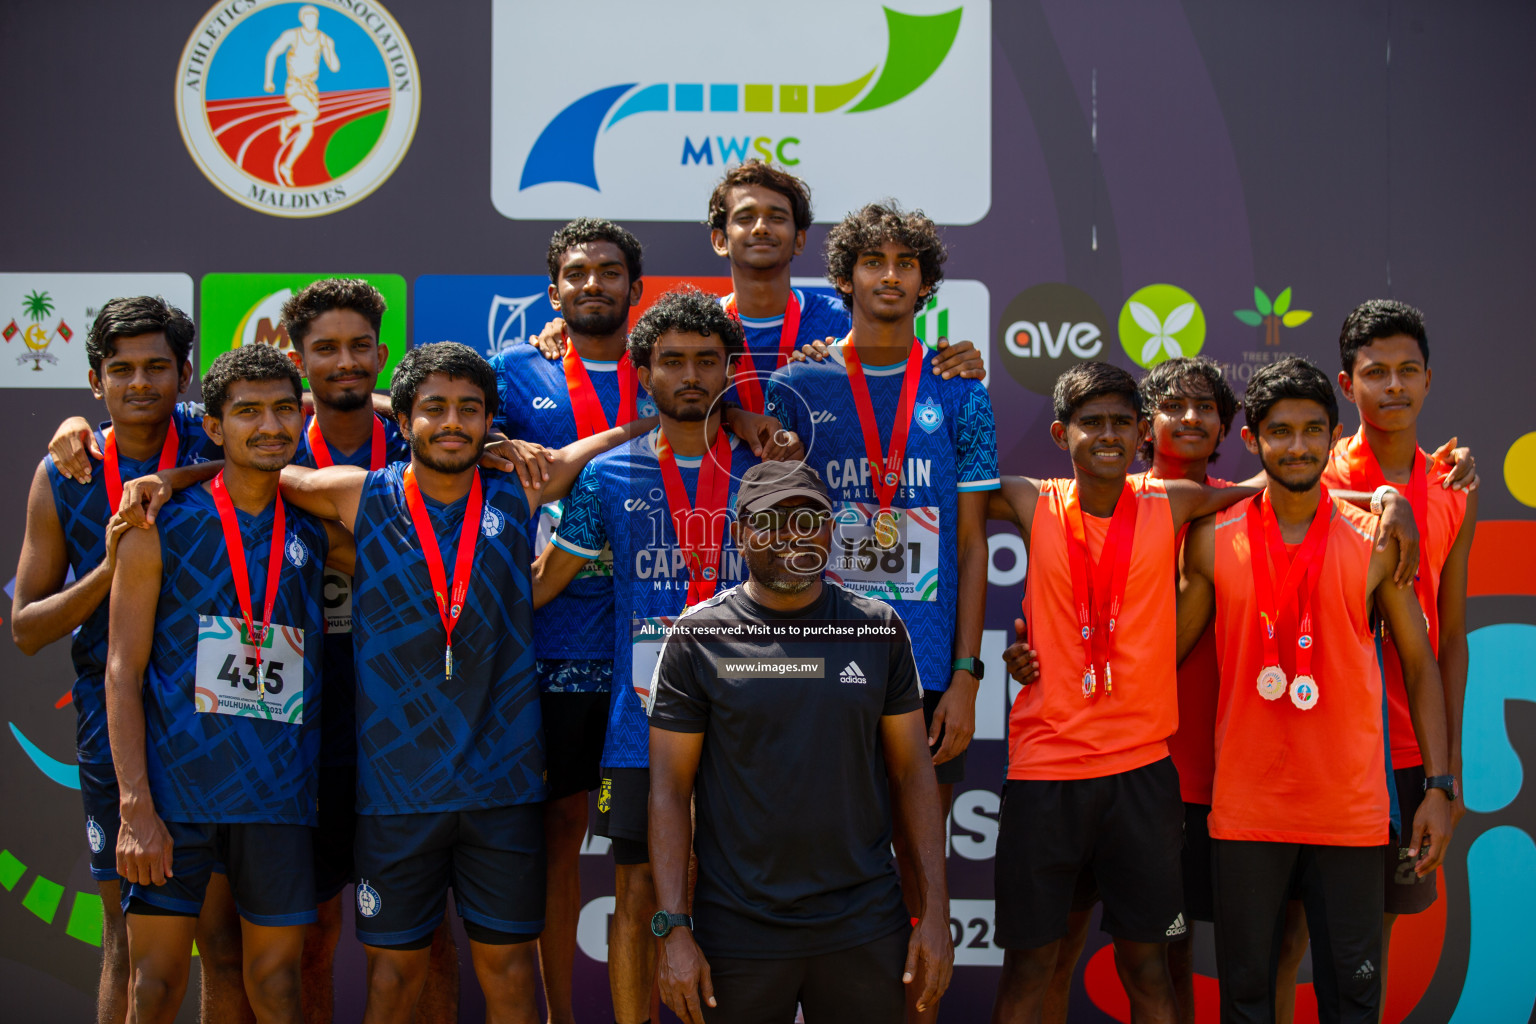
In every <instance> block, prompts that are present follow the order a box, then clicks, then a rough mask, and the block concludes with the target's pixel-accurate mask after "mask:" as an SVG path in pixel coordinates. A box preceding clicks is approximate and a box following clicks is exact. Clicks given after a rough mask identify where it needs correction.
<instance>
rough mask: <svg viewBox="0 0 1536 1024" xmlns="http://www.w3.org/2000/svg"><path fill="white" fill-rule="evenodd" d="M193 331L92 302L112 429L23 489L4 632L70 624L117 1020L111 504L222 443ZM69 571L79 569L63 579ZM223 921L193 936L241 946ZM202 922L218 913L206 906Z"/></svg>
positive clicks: (173, 313)
mask: <svg viewBox="0 0 1536 1024" xmlns="http://www.w3.org/2000/svg"><path fill="white" fill-rule="evenodd" d="M192 338H193V327H192V321H191V320H189V319H188V318H187V315H186V314H185V313H183V312H182V311H181V310H179V309H176V308H175V307H174V306H171V305H169V304H168V303H166V302H165V300H164V299H160V298H157V297H154V296H147V295H146V296H139V297H135V298H121V299H113V300H111V301H110V302H108V303H106V305H104V306H103V307H102V309H101V312H100V313H99V314H97V317H96V320H95V322H94V323H93V324H92V325H91V330H90V333H89V335H88V336H87V338H86V342H85V347H86V358H87V360H88V361H89V363H90V366H91V369H90V371H89V374H88V378H87V379H88V383H89V385H90V388H91V391H92V393H94V394H95V395H96V397H97V398H99V399H101V401H102V402H103V403H104V404H105V405H106V407H107V415H108V417H109V419H110V422H111V428H110V433H111V438H110V441H109V438H108V437H107V436H106V434H105V433H104V432H90V433H89V434H88V436H89V438H90V440H89V443H88V444H87V443H86V442H85V441H83V440H79V439H77V444H78V445H79V448H80V457H81V459H82V460H83V461H82V462H81V463H77V464H75V466H74V467H73V468H72V469H71V471H70V472H66V471H65V470H64V469H63V468H61V466H60V464H59V460H57V459H55V458H54V457H53V456H52V455H50V456H48V457H47V458H45V459H43V461H42V462H41V463H40V464H39V465H38V468H37V473H36V474H35V475H34V477H33V481H32V492H31V495H30V496H29V498H28V500H27V527H26V536H25V538H24V539H23V541H22V548H21V560H20V563H19V564H18V565H17V568H16V589H15V597H14V600H13V602H12V605H11V634H12V636H13V637H14V638H15V640H16V645H17V646H18V647H20V648H21V650H22V651H23V652H24V653H26V654H29V655H30V654H36V653H37V652H38V651H39V650H41V649H42V648H43V647H44V646H46V645H48V644H50V643H52V642H54V641H55V640H59V639H62V638H63V637H66V636H69V635H70V632H71V631H74V639H73V641H72V642H71V655H72V658H73V660H74V665H75V681H74V685H73V687H72V688H71V690H70V694H69V696H70V698H71V699H72V700H73V702H74V705H75V713H76V730H75V735H76V751H75V756H76V760H77V761H78V762H79V765H80V795H81V798H82V801H83V802H84V805H85V836H86V842H87V845H88V847H89V851H90V862H91V875H92V877H93V878H95V879H96V884H97V886H98V887H99V888H100V889H101V897H102V899H101V903H102V941H101V947H102V961H101V980H100V984H99V986H98V990H97V997H96V1003H97V1017H98V1019H99V1020H101V1021H108V1022H116V1021H121V1020H123V1019H124V1016H125V1015H126V1013H127V1010H128V1006H127V997H128V947H127V936H126V933H125V932H124V930H123V915H122V907H121V902H122V901H121V893H120V890H119V879H118V874H117V852H116V851H117V828H118V788H117V775H116V773H115V772H114V771H113V769H112V752H111V749H110V747H109V746H108V743H107V705H106V697H105V695H104V692H103V686H104V676H105V670H106V661H107V593H108V591H109V589H110V588H111V585H112V572H113V568H114V565H115V563H116V558H117V542H118V540H119V538H121V536H122V534H123V531H124V530H125V529H127V528H128V525H127V523H126V521H125V520H123V519H122V518H120V517H116V516H115V513H116V511H117V503H116V497H117V495H118V494H119V493H120V492H121V491H122V489H123V486H124V483H125V482H128V481H132V480H133V479H134V478H136V477H139V476H143V475H144V474H146V473H153V472H155V470H156V469H158V468H160V467H161V466H162V465H180V464H184V463H188V462H193V461H200V460H202V459H203V458H205V457H208V456H209V454H210V450H211V452H212V454H213V456H214V457H217V453H218V447H217V446H216V445H211V444H210V443H209V442H208V440H207V436H206V435H205V434H204V433H203V418H202V411H201V409H200V408H199V407H197V406H193V405H190V404H185V403H183V404H177V402H176V397H177V395H178V394H180V393H181V392H183V391H185V390H186V387H187V385H188V384H189V383H190V382H191V379H192V364H191V362H190V360H189V356H190V354H191V351H192ZM86 430H87V431H89V427H88V426H87V427H86ZM71 436H74V435H71ZM88 448H94V449H95V450H96V451H97V452H98V453H101V455H102V456H103V457H105V456H106V455H107V454H108V453H110V456H111V457H110V459H106V460H105V461H104V464H103V465H101V466H99V467H93V466H92V464H91V461H90V458H89V457H88V456H86V455H85V452H86V451H87V450H88ZM109 481H111V482H110V483H109ZM70 574H73V576H74V579H73V581H72V582H67V583H66V581H67V580H68V578H69V575H70ZM51 696H52V695H50V697H51ZM223 923H224V924H225V925H233V926H234V927H233V928H232V929H231V928H228V927H226V928H225V929H224V932H225V934H224V935H223V936H222V939H223V941H222V942H221V936H220V935H216V934H214V933H213V930H212V928H207V927H205V928H204V929H202V930H201V931H200V932H199V936H198V938H199V940H200V941H202V942H203V948H204V949H207V950H215V951H220V950H222V949H223V948H225V947H227V946H228V945H229V944H230V942H231V941H233V944H234V952H235V955H236V957H238V953H239V929H238V924H237V923H236V922H235V921H234V920H233V914H232V912H231V914H230V915H228V916H227V917H226V918H225V919H223ZM209 924H210V925H217V924H219V921H218V920H217V919H216V918H214V917H210V920H209ZM231 932H232V934H230V933H231ZM222 962H224V961H223V959H222V958H220V957H217V956H213V957H210V958H209V960H208V961H207V963H208V964H209V965H210V966H212V965H215V964H219V963H222ZM214 969H215V970H217V968H216V967H215V968H214ZM205 983H211V984H210V988H211V989H213V990H214V991H215V992H217V991H220V990H221V989H222V990H228V989H229V987H230V985H231V984H232V985H233V986H234V989H235V991H236V993H238V990H239V985H240V979H239V972H238V964H237V965H236V970H235V972H234V974H233V975H232V976H230V975H229V973H228V972H227V971H226V972H225V976H224V977H222V978H221V979H213V978H205ZM239 998H240V999H241V1000H243V998H244V997H243V996H239Z"/></svg>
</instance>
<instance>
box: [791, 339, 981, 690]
mask: <svg viewBox="0 0 1536 1024" xmlns="http://www.w3.org/2000/svg"><path fill="white" fill-rule="evenodd" d="M905 365H906V364H905V362H903V363H900V364H897V365H894V366H868V365H865V366H864V367H863V369H864V378H865V380H866V381H867V382H868V384H869V393H870V403H871V405H872V406H873V408H874V413H875V423H876V426H877V428H878V430H879V434H880V440H881V443H882V444H883V445H885V446H886V447H887V448H888V447H889V445H890V440H891V433H892V422H893V421H894V420H895V418H896V407H897V404H898V402H899V400H900V397H901V386H902V381H903V370H904V368H905ZM764 397H765V399H766V402H767V407H766V410H765V411H766V412H767V414H768V415H770V416H776V417H778V419H779V422H781V423H783V424H784V426H785V427H786V428H787V429H789V430H793V431H794V432H795V433H797V434H799V435H800V439H801V441H802V442H804V444H805V446H806V461H807V462H809V464H810V465H811V466H812V467H813V468H815V470H816V471H817V472H818V473H820V474H821V476H822V479H823V480H824V481H825V482H826V485H827V493H828V494H829V496H830V497H831V498H832V503H833V506H834V530H833V540H832V545H833V546H832V557H831V564H830V565H829V566H828V569H827V576H828V578H829V579H832V580H835V581H836V582H838V583H841V584H842V585H844V586H846V587H848V588H849V589H851V590H853V591H855V592H857V593H861V594H866V595H868V596H871V597H878V598H880V599H882V600H885V601H888V602H890V604H891V605H892V607H894V608H895V609H896V612H897V614H898V615H900V616H901V619H902V621H903V622H905V623H906V625H907V631H908V632H909V633H910V634H911V636H912V649H913V653H914V654H915V655H916V658H917V668H918V674H919V677H920V678H921V679H922V683H923V688H924V689H925V690H934V691H942V690H945V689H948V687H949V677H950V663H951V660H952V658H953V646H954V636H955V605H956V594H957V593H958V590H959V585H960V570H959V540H958V538H959V528H958V527H959V523H958V512H959V494H960V493H961V492H965V491H990V490H996V489H997V488H998V487H999V486H1001V484H1000V482H999V480H998V471H997V428H996V426H995V424H994V421H993V417H992V402H991V400H990V399H989V398H988V396H987V392H986V389H985V388H984V387H982V385H981V382H980V381H975V380H969V379H966V378H962V377H955V378H953V379H950V380H943V379H942V378H939V377H936V376H934V375H933V374H932V373H929V372H928V365H927V362H926V361H925V363H924V366H923V370H922V378H921V382H920V384H919V386H918V391H917V403H916V405H915V406H914V408H913V412H912V423H911V425H910V427H909V430H908V433H907V449H906V454H905V459H904V464H903V467H902V472H901V479H900V481H899V483H898V485H897V489H896V495H895V498H894V500H893V502H892V511H893V512H894V513H895V514H896V516H897V528H898V531H899V543H898V544H897V545H896V546H895V547H894V548H892V549H889V550H886V549H881V548H880V547H879V546H877V545H876V544H875V543H874V530H873V527H872V518H873V516H874V515H875V513H876V512H877V511H878V509H879V504H878V499H877V497H876V494H875V488H874V481H873V479H872V478H871V476H870V466H869V460H868V458H867V457H866V455H865V447H864V434H863V431H862V429H861V427H860V425H859V413H858V408H857V406H855V404H854V400H853V389H852V387H851V385H850V382H849V379H848V369H847V364H846V363H845V362H844V361H843V346H842V345H839V346H836V347H835V348H834V349H833V353H832V357H831V358H829V359H827V360H826V361H825V362H822V363H813V362H804V363H791V364H790V365H789V366H787V367H785V368H784V369H783V370H780V371H778V372H777V373H775V374H774V375H773V377H772V378H771V379H770V381H769V382H768V386H767V388H766V389H765V395H764Z"/></svg>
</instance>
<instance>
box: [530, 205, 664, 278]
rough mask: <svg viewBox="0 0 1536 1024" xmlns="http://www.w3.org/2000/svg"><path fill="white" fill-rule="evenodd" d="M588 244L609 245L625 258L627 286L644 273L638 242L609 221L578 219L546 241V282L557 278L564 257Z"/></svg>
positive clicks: (595, 218) (591, 218)
mask: <svg viewBox="0 0 1536 1024" xmlns="http://www.w3.org/2000/svg"><path fill="white" fill-rule="evenodd" d="M588 242H612V243H613V244H614V245H616V246H618V247H619V251H620V252H622V253H623V254H624V265H625V267H627V268H628V269H629V283H630V284H634V283H635V282H636V281H638V280H640V278H641V277H642V276H643V275H644V273H645V267H644V263H643V261H642V258H641V257H642V255H643V253H642V252H641V249H640V239H638V238H636V237H635V236H634V235H632V234H630V233H629V232H628V231H625V230H624V229H623V228H621V227H619V226H618V225H617V224H615V223H614V222H613V221H611V220H602V219H600V218H598V217H577V218H576V219H575V220H573V221H571V222H570V223H569V224H567V225H566V226H565V227H563V228H561V229H560V230H559V231H556V232H555V233H554V235H553V236H551V237H550V239H549V251H548V252H547V253H546V254H545V262H547V263H548V264H549V279H550V280H551V281H554V280H555V279H556V278H558V277H559V276H560V264H561V263H563V262H565V254H566V253H567V252H569V251H570V250H571V249H573V248H575V247H576V246H578V245H586V244H587V243H588Z"/></svg>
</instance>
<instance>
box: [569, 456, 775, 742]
mask: <svg viewBox="0 0 1536 1024" xmlns="http://www.w3.org/2000/svg"><path fill="white" fill-rule="evenodd" d="M659 434H660V430H659V429H657V430H653V431H651V432H650V433H648V434H646V435H644V436H642V437H637V438H635V439H634V440H633V441H630V442H629V443H628V444H623V445H620V446H619V447H617V448H613V449H610V450H609V451H606V452H603V453H602V454H601V455H598V456H597V457H596V458H594V459H593V460H592V461H591V462H590V463H588V464H587V465H586V467H585V468H584V469H583V470H582V471H581V477H580V478H579V479H578V480H577V482H576V487H575V488H574V489H573V490H572V491H571V496H570V497H569V498H567V499H566V502H565V504H566V511H565V519H564V521H563V522H562V523H561V524H560V532H559V533H558V534H557V535H556V536H555V539H554V543H555V544H556V545H558V546H559V547H560V548H561V549H562V550H565V551H568V552H570V553H571V554H573V555H578V556H582V557H585V558H591V557H592V556H593V554H594V553H595V552H596V551H598V550H600V549H602V548H603V547H604V546H611V547H612V549H613V566H614V597H615V602H616V605H617V610H618V614H617V615H615V616H614V617H613V618H612V619H611V620H608V621H609V622H611V623H612V624H611V625H608V622H603V623H594V624H593V626H592V628H593V629H594V630H597V629H603V628H604V627H606V628H607V629H608V630H609V636H610V639H611V643H612V645H613V696H612V698H611V699H610V704H609V714H608V737H607V739H606V741H605V742H604V745H603V766H604V767H609V768H644V767H646V766H647V765H649V764H650V747H649V743H650V739H649V737H650V732H649V726H648V725H647V724H646V719H645V707H644V705H643V703H642V702H643V700H644V699H645V695H646V694H649V693H650V688H651V675H652V671H653V669H654V667H655V664H656V660H657V659H658V658H659V657H660V656H661V647H662V640H663V638H664V635H665V634H664V633H662V632H661V631H660V629H661V627H665V626H667V625H669V624H670V623H671V622H672V620H673V619H674V618H675V617H676V616H678V615H680V614H682V611H683V608H684V607H685V605H686V604H687V601H688V580H689V574H688V564H687V561H686V559H685V556H684V553H683V549H682V548H681V547H679V546H678V543H677V534H676V532H675V531H674V529H673V526H672V516H671V514H670V513H669V511H668V507H667V494H666V487H665V485H664V484H663V482H662V476H661V464H660V463H659V462H658V461H657V459H656V445H655V442H656V438H657V436H658V435H659ZM702 461H703V459H702V457H699V456H695V457H693V458H685V457H678V458H677V467H678V471H679V475H680V476H681V477H682V480H683V486H684V488H686V489H687V491H688V498H689V500H690V501H693V500H696V499H697V498H698V482H699V466H700V464H701V463H702ZM756 462H757V456H755V455H753V454H752V452H751V450H750V449H748V448H747V447H746V446H745V445H740V444H737V441H736V438H734V437H733V438H731V485H730V493H729V495H728V497H727V500H726V517H727V519H728V520H734V519H735V516H736V489H737V485H738V484H739V483H740V481H741V475H742V474H743V473H745V472H746V471H747V470H748V469H750V468H751V467H752V466H753V465H754V464H755V463H756ZM719 569H720V580H719V583H718V584H717V588H718V590H725V589H726V588H728V587H731V586H734V585H735V584H737V583H739V582H741V580H743V579H744V578H745V577H746V567H745V566H744V565H743V564H742V557H741V554H740V552H738V551H737V550H736V547H735V545H734V544H732V543H731V538H730V530H729V529H728V528H727V530H726V531H725V535H724V537H723V539H722V541H721V545H720V567H719Z"/></svg>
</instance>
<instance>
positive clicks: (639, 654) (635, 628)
mask: <svg viewBox="0 0 1536 1024" xmlns="http://www.w3.org/2000/svg"><path fill="white" fill-rule="evenodd" d="M629 621H630V633H629V671H630V677H629V680H630V685H631V686H633V687H634V688H635V696H637V697H639V698H640V703H641V705H642V706H644V708H645V712H646V714H650V712H651V682H652V680H653V679H654V678H655V676H656V665H657V664H658V663H659V662H660V661H661V647H662V645H663V644H665V643H666V642H667V627H668V626H670V625H672V623H673V622H674V621H675V620H674V619H671V618H649V619H630V620H629Z"/></svg>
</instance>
